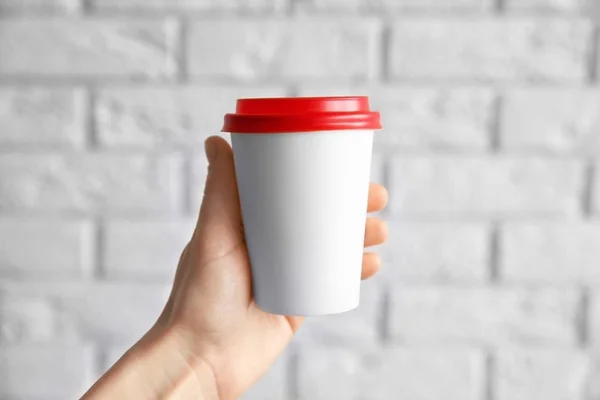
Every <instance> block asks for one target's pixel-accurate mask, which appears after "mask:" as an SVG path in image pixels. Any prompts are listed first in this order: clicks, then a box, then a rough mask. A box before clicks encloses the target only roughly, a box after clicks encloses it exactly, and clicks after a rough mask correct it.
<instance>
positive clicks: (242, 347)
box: [82, 137, 387, 400]
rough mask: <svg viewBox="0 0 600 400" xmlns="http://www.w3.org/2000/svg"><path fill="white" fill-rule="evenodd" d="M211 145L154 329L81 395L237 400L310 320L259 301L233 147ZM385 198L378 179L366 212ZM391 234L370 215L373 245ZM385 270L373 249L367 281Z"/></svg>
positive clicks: (213, 141) (86, 399)
mask: <svg viewBox="0 0 600 400" xmlns="http://www.w3.org/2000/svg"><path fill="white" fill-rule="evenodd" d="M205 149H206V153H207V158H208V160H209V173H208V177H207V181H206V186H205V195H204V199H203V202H202V207H201V210H200V215H199V218H198V222H197V224H196V228H195V231H194V234H193V236H192V238H191V240H190V242H189V243H188V245H187V246H186V247H185V249H184V251H183V253H182V255H181V258H180V261H179V265H178V267H177V272H176V275H175V280H174V283H173V289H172V291H171V295H170V298H169V300H168V302H167V304H166V306H165V308H164V310H163V312H162V313H161V315H160V317H159V318H158V320H157V322H156V323H155V324H154V326H153V327H152V328H151V329H150V330H149V331H148V333H147V334H146V335H145V336H144V337H143V338H142V339H141V340H140V341H139V342H138V343H136V344H135V345H134V346H133V347H132V348H131V349H130V350H129V351H128V352H127V353H126V354H125V355H124V356H123V357H122V358H121V359H120V360H119V361H118V362H117V363H116V364H115V365H114V366H113V367H112V368H111V369H110V370H109V371H108V372H107V373H106V374H105V375H104V376H103V377H102V378H101V379H100V380H99V381H98V382H96V383H95V384H94V386H92V388H91V389H90V390H89V391H88V392H87V393H86V394H85V395H84V396H83V398H82V399H83V400H103V399H111V400H115V399H133V398H135V399H149V400H150V399H210V400H213V399H220V400H230V399H237V398H238V397H240V396H241V395H242V394H243V393H244V392H245V391H246V390H247V389H248V388H249V387H250V386H252V385H253V384H254V383H255V382H256V381H257V380H258V379H259V378H260V377H261V376H262V375H263V374H264V373H265V372H266V371H267V369H268V368H269V366H270V365H271V364H272V363H273V362H274V361H275V359H276V358H277V357H278V356H279V354H281V352H282V351H283V349H284V348H285V347H286V346H287V345H288V344H289V342H290V340H291V339H292V337H293V336H294V334H295V332H296V331H297V330H298V329H299V328H300V326H301V325H302V322H303V318H302V317H295V316H281V315H273V314H269V313H266V312H264V311H262V310H260V309H259V308H258V307H256V304H255V303H254V300H253V298H252V288H251V277H250V262H249V259H248V252H247V249H246V245H245V242H244V235H243V228H242V217H241V213H240V205H239V197H238V193H237V187H236V181H235V169H234V164H233V154H232V151H231V147H230V146H229V144H228V143H227V142H226V141H225V140H223V139H221V138H219V137H211V138H209V139H208V140H207V141H206V143H205ZM386 203H387V191H386V190H385V188H384V187H382V186H381V185H377V184H371V185H370V188H369V202H368V210H367V211H368V212H376V211H380V210H382V209H383V208H384V207H385V205H386ZM386 239H387V227H386V224H385V222H384V221H381V220H379V219H376V218H374V217H368V218H367V223H366V229H365V243H364V244H365V247H369V246H374V245H378V244H381V243H383V242H384V241H385V240H386ZM380 266H381V261H380V258H379V256H378V255H377V254H375V253H370V252H365V253H364V256H363V268H362V278H363V279H367V278H369V277H371V276H373V275H374V274H375V273H376V272H377V271H378V270H379V268H380Z"/></svg>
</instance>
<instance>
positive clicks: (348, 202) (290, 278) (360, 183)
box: [230, 115, 378, 315]
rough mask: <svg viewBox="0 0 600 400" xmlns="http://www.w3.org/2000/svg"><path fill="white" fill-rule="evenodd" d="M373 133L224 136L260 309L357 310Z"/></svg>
mask: <svg viewBox="0 0 600 400" xmlns="http://www.w3.org/2000/svg"><path fill="white" fill-rule="evenodd" d="M377 118H378V115H377ZM371 125H372V124H371ZM293 126H300V127H302V126H303V125H297V124H296V125H295V124H291V125H290V127H293ZM271 128H274V127H271ZM238 129H239V128H238ZM373 132H374V129H337V130H331V129H328V130H320V131H302V132H288V131H286V132H279V133H278V132H272V131H270V132H268V133H260V132H253V133H249V132H242V133H240V132H230V133H231V137H232V145H233V153H234V160H235V169H236V175H237V183H238V189H239V194H240V201H241V208H242V218H243V222H244V230H245V235H246V244H247V247H248V252H249V256H250V263H251V269H252V285H253V286H252V287H253V294H254V298H255V301H256V304H257V305H258V307H260V308H261V309H263V310H265V311H267V312H270V313H274V314H283V315H324V314H335V313H340V312H344V311H348V310H351V309H353V308H355V307H357V306H358V304H359V299H360V281H361V278H360V276H361V269H362V256H363V247H364V235H365V221H366V211H367V200H368V191H369V175H370V165H371V152H372V145H373Z"/></svg>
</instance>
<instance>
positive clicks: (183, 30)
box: [172, 16, 190, 83]
mask: <svg viewBox="0 0 600 400" xmlns="http://www.w3.org/2000/svg"><path fill="white" fill-rule="evenodd" d="M172 18H175V19H176V21H177V22H178V25H179V31H178V34H177V42H178V43H177V44H178V46H179V49H178V50H179V51H178V54H177V57H176V58H177V61H178V62H179V66H178V68H177V77H176V81H177V82H178V83H188V82H189V80H190V71H189V68H188V62H189V54H188V47H189V46H188V37H189V33H190V26H189V21H188V20H187V19H186V18H181V17H174V16H173V17H172Z"/></svg>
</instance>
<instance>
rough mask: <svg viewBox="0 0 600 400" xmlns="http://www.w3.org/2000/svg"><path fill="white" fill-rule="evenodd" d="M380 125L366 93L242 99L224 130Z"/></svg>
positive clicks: (370, 127) (282, 130) (304, 129)
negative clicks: (361, 94) (343, 95)
mask: <svg viewBox="0 0 600 400" xmlns="http://www.w3.org/2000/svg"><path fill="white" fill-rule="evenodd" d="M346 129H365V130H375V129H381V122H380V117H379V113H378V112H376V111H371V110H370V109H369V98H368V97H366V96H351V97H281V98H264V99H239V100H238V101H237V106H236V110H235V114H227V115H225V124H224V125H223V129H222V131H223V132H230V133H290V132H309V131H332V130H346Z"/></svg>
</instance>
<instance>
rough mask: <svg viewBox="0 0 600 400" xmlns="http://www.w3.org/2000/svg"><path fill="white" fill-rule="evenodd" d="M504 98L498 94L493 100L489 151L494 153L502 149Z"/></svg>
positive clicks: (489, 127)
mask: <svg viewBox="0 0 600 400" xmlns="http://www.w3.org/2000/svg"><path fill="white" fill-rule="evenodd" d="M503 107H504V98H503V97H502V96H501V95H500V94H497V95H496V98H495V99H494V101H493V102H492V110H491V117H490V123H489V126H488V129H489V133H488V140H489V151H490V152H491V153H492V154H497V153H500V152H501V150H502V108H503Z"/></svg>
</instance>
